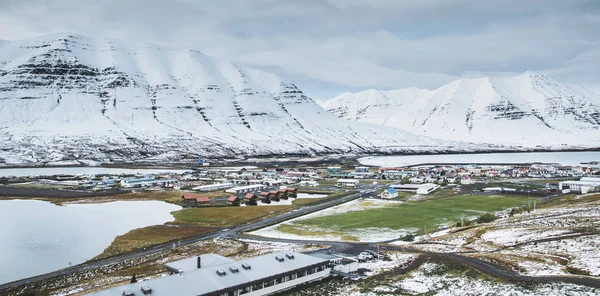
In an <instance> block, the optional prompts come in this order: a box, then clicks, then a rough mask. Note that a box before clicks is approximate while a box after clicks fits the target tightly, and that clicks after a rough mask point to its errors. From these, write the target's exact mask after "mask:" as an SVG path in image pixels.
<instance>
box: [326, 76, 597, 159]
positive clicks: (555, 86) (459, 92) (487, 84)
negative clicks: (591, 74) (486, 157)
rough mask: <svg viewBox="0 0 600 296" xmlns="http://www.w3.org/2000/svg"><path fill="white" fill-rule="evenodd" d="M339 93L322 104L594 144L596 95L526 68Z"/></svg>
mask: <svg viewBox="0 0 600 296" xmlns="http://www.w3.org/2000/svg"><path fill="white" fill-rule="evenodd" d="M407 90H408V89H406V88H405V89H398V90H393V91H382V92H380V94H379V97H380V98H383V97H385V98H386V100H387V101H388V102H390V103H388V104H380V105H374V104H372V103H371V101H369V99H367V97H368V96H369V95H371V94H372V93H373V91H372V90H368V91H364V92H359V93H356V94H343V95H340V96H338V97H335V98H333V99H330V100H327V101H326V102H324V103H322V104H321V106H323V108H325V109H327V110H328V111H329V112H331V113H333V114H334V115H336V116H338V117H340V118H344V119H349V120H355V121H360V122H368V123H376V124H380V125H384V126H389V127H395V128H402V129H405V130H408V131H411V132H413V133H416V134H419V135H426V136H430V137H434V138H441V139H452V140H461V141H471V142H483V143H493V144H503V145H505V144H510V145H521V146H524V147H532V148H540V147H546V148H554V149H565V148H567V147H571V148H577V147H600V95H599V94H598V93H596V92H594V91H592V90H590V89H587V88H585V87H582V86H578V85H570V84H566V83H562V82H560V81H558V80H556V79H554V78H552V77H550V76H547V75H545V74H543V73H538V72H532V71H528V72H525V73H522V74H519V75H516V76H512V77H493V76H484V77H480V78H462V79H459V80H456V81H453V82H450V83H448V84H446V85H443V86H441V87H439V88H437V89H435V90H432V91H429V90H420V91H416V92H415V91H413V92H408V91H407Z"/></svg>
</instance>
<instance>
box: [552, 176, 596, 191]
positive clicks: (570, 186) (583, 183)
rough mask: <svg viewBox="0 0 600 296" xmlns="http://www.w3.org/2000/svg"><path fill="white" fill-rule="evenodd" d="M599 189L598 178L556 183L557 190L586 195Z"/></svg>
mask: <svg viewBox="0 0 600 296" xmlns="http://www.w3.org/2000/svg"><path fill="white" fill-rule="evenodd" d="M597 187H600V177H583V178H581V179H580V180H579V181H563V182H559V183H558V189H560V190H570V191H576V192H581V193H588V192H590V191H591V190H592V189H595V188H597Z"/></svg>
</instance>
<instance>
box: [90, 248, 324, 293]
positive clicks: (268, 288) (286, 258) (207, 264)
mask: <svg viewBox="0 0 600 296" xmlns="http://www.w3.org/2000/svg"><path fill="white" fill-rule="evenodd" d="M166 267H167V269H168V270H169V271H170V272H171V273H175V274H174V275H171V276H166V277H161V278H156V279H153V280H148V281H143V282H138V283H133V284H128V285H124V286H120V287H115V288H111V289H108V290H104V291H98V292H94V293H91V294H88V295H90V296H130V295H153V296H173V295H177V296H208V295H211V296H213V295H214V296H229V295H234V296H239V295H246V296H258V295H271V294H275V293H278V292H281V291H284V290H288V289H291V288H294V287H296V286H298V285H301V284H305V283H308V282H312V281H316V280H320V279H323V278H326V277H328V276H330V275H331V270H332V268H331V266H330V260H328V259H323V258H319V257H316V256H312V255H308V254H302V253H297V252H277V253H272V254H267V255H262V256H257V257H253V258H248V259H243V260H239V261H233V260H231V259H229V258H225V257H222V256H219V255H202V256H199V257H193V258H188V259H185V260H180V261H177V262H173V263H169V264H167V265H166Z"/></svg>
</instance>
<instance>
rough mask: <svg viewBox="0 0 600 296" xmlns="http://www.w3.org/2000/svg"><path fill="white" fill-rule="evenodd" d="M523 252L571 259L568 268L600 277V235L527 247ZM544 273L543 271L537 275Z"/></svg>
mask: <svg viewBox="0 0 600 296" xmlns="http://www.w3.org/2000/svg"><path fill="white" fill-rule="evenodd" d="M521 250H523V251H525V252H534V253H539V254H547V255H549V256H550V255H555V256H557V257H562V258H565V259H570V260H569V264H568V265H567V266H568V267H571V268H576V269H578V270H582V271H584V272H587V273H589V274H590V275H592V276H600V235H589V236H581V237H576V238H572V239H562V240H557V241H550V242H543V243H537V244H534V245H526V246H524V247H523V248H521ZM563 268H564V267H563ZM528 270H529V268H528ZM543 273H544V271H543V270H541V271H540V273H537V274H543ZM563 273H564V271H563Z"/></svg>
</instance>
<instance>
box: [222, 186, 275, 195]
mask: <svg viewBox="0 0 600 296" xmlns="http://www.w3.org/2000/svg"><path fill="white" fill-rule="evenodd" d="M265 188H267V185H264V184H254V185H246V186H240V187H233V188H231V189H227V190H226V191H225V192H227V193H233V194H235V195H240V194H244V193H248V192H255V191H260V190H262V189H265Z"/></svg>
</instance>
